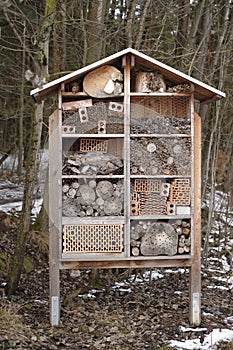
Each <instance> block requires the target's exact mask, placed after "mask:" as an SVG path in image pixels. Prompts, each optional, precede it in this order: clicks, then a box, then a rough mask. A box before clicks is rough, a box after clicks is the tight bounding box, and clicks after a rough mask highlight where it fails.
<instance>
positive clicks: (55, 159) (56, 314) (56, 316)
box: [49, 111, 62, 326]
mask: <svg viewBox="0 0 233 350" xmlns="http://www.w3.org/2000/svg"><path fill="white" fill-rule="evenodd" d="M59 119H60V118H59V111H55V112H54V113H53V114H52V115H51V116H50V120H49V281H50V284H49V287H50V322H51V325H52V326H57V325H58V324H59V320H60V301H59V299H60V269H59V256H60V239H59V237H60V234H59V232H60V230H61V223H60V221H61V218H60V217H59V215H60V214H59V213H60V205H61V198H60V197H61V190H60V191H59V187H61V186H59V183H60V182H61V174H60V171H59V169H60V168H61V159H60V158H61V155H62V152H61V141H60V139H61V138H60V126H59V125H60V123H59ZM59 163H60V164H59Z"/></svg>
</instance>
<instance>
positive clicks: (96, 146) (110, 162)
mask: <svg viewBox="0 0 233 350" xmlns="http://www.w3.org/2000/svg"><path fill="white" fill-rule="evenodd" d="M123 173H124V161H123V138H122V139H118V138H113V139H107V138H106V139H105V138H101V139H98V138H88V137H80V138H63V166H62V174H63V175H93V176H96V175H122V174H123Z"/></svg>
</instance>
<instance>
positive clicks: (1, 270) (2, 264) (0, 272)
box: [0, 253, 8, 278]
mask: <svg viewBox="0 0 233 350" xmlns="http://www.w3.org/2000/svg"><path fill="white" fill-rule="evenodd" d="M7 260H8V259H7V255H6V254H5V253H0V278H2V277H4V276H5V275H6V270H7Z"/></svg>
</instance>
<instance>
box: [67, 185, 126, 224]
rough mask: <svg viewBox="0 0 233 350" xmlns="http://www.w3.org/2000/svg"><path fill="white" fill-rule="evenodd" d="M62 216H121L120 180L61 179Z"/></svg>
mask: <svg viewBox="0 0 233 350" xmlns="http://www.w3.org/2000/svg"><path fill="white" fill-rule="evenodd" d="M62 191H63V202H62V209H63V215H64V216H68V217H74V216H79V217H85V216H94V217H97V216H120V215H123V201H124V185H123V181H122V180H118V181H113V180H112V181H107V180H100V181H98V182H97V180H94V179H91V180H88V179H78V181H76V180H75V181H74V180H73V181H72V180H70V179H63V186H62Z"/></svg>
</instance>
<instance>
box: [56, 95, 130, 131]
mask: <svg viewBox="0 0 233 350" xmlns="http://www.w3.org/2000/svg"><path fill="white" fill-rule="evenodd" d="M89 101H90V103H89V104H87V103H86V100H84V101H83V104H81V101H78V104H77V105H76V106H74V107H73V109H72V110H70V109H66V110H64V107H63V112H62V119H63V122H62V125H63V129H64V127H66V128H67V127H68V126H69V127H70V126H73V127H74V130H75V132H76V133H77V134H123V133H124V105H123V103H122V102H120V101H114V100H112V101H109V102H103V101H101V100H98V101H96V100H92V99H91V100H89Z"/></svg>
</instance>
